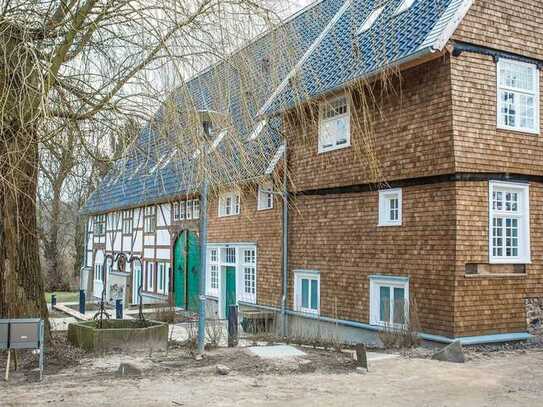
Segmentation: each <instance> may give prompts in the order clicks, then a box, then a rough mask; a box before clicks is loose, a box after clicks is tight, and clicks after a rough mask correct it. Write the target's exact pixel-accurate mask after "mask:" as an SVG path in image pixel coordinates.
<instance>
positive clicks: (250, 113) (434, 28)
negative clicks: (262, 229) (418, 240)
mask: <svg viewBox="0 0 543 407" xmlns="http://www.w3.org/2000/svg"><path fill="white" fill-rule="evenodd" d="M402 1H403V0H388V1H383V0H346V1H341V0H322V1H319V2H316V3H314V4H313V5H311V6H310V7H309V8H307V9H305V10H304V11H303V12H301V13H299V14H297V15H295V16H294V17H293V18H291V19H290V20H289V21H288V22H287V23H285V24H284V25H283V26H282V27H281V28H279V29H276V30H273V31H271V32H269V33H267V34H266V35H263V36H261V37H259V38H258V39H256V40H255V41H253V42H251V43H250V44H249V45H247V46H246V47H244V48H243V49H242V50H240V51H238V52H236V53H234V54H233V55H232V56H231V57H229V58H228V59H227V60H225V61H223V62H220V63H218V64H216V65H214V66H212V67H210V68H209V69H207V70H205V71H204V72H202V73H201V74H199V75H197V76H196V77H194V78H193V79H191V80H190V81H188V82H187V83H186V84H184V85H183V86H181V87H179V88H178V89H176V90H175V91H174V92H172V94H171V95H170V96H169V98H168V100H167V101H166V102H167V103H165V104H164V106H162V107H161V108H160V109H159V111H158V112H157V114H156V117H155V119H154V120H153V122H152V123H149V124H148V125H147V126H146V127H145V128H144V129H143V130H142V132H141V134H140V135H139V137H138V140H137V142H136V144H135V146H134V148H132V149H131V151H130V153H129V154H128V157H127V159H125V160H123V161H121V162H119V163H117V164H116V166H115V167H114V168H113V169H112V170H111V171H110V172H109V173H108V174H107V175H106V176H105V177H104V179H103V180H102V181H101V182H100V184H99V186H98V188H97V190H96V191H95V192H94V193H93V194H92V196H91V197H90V198H89V200H88V201H87V203H86V206H85V208H84V209H83V212H84V213H88V214H90V213H100V212H107V211H110V210H113V209H121V208H126V207H133V206H141V205H144V204H147V203H151V202H158V201H164V200H166V199H168V198H173V197H175V196H179V195H181V194H184V193H190V192H192V191H193V190H194V188H195V187H196V186H197V185H196V184H197V180H198V179H199V171H201V170H200V169H201V168H202V166H203V167H206V168H209V169H210V171H211V173H213V172H216V173H220V176H221V177H223V179H225V180H228V181H235V180H243V179H247V178H253V177H255V176H256V175H258V174H260V175H264V174H265V173H266V170H267V169H268V168H269V165H270V162H271V161H273V160H274V159H275V157H276V152H277V151H278V149H280V148H281V142H282V140H281V138H280V137H279V134H278V132H277V131H275V130H274V129H278V128H280V127H281V119H280V117H279V116H277V115H275V113H278V112H280V111H282V110H284V109H288V108H291V107H293V106H295V105H296V104H297V103H299V102H300V101H303V100H307V99H309V98H313V97H317V96H320V95H323V94H326V93H329V92H332V91H334V90H336V89H339V88H342V87H344V86H346V85H347V84H349V83H351V82H352V81H355V80H358V79H360V78H363V77H366V76H369V75H372V74H374V73H376V72H378V71H380V70H382V69H384V68H386V67H389V66H392V65H395V64H400V63H402V62H404V61H406V60H408V59H414V58H417V57H420V56H422V55H424V54H428V53H432V52H435V51H437V50H442V49H443V47H444V46H445V44H446V42H447V41H448V39H449V38H450V36H451V35H452V33H453V32H454V30H455V29H456V27H457V26H458V24H459V22H460V21H461V19H462V18H463V16H464V15H465V13H466V12H467V10H468V9H469V7H470V6H471V3H472V0H415V1H414V3H413V5H412V6H411V7H410V8H409V9H407V10H406V11H404V12H403V13H401V14H398V15H395V11H396V10H397V8H398V6H399V5H400V3H401V2H402ZM379 7H383V11H382V13H381V14H380V15H379V16H378V17H377V19H376V20H375V22H374V24H373V25H372V26H371V27H370V28H369V29H368V30H367V31H364V32H362V33H358V31H359V28H360V26H361V25H362V24H363V22H364V21H365V20H366V18H367V17H368V16H369V15H370V14H371V13H372V11H374V10H375V9H376V8H379ZM263 64H266V65H267V64H269V65H270V67H269V69H265V67H264V66H263ZM172 104H173V105H174V106H177V109H178V110H179V112H180V114H179V115H178V116H176V122H175V123H174V124H173V125H171V128H170V129H169V130H168V131H167V132H166V133H167V134H169V137H164V131H160V130H159V129H160V127H161V124H163V123H164V122H165V121H167V120H166V119H165V117H166V116H167V109H166V107H167V106H168V105H172ZM185 110H193V111H214V112H219V114H222V115H224V116H226V117H227V118H228V122H229V127H228V135H227V136H225V137H224V138H223V139H222V141H221V142H220V143H219V144H218V145H217V148H216V150H214V151H212V152H211V153H210V154H209V155H208V156H207V158H206V159H207V160H209V163H205V164H204V163H202V161H201V160H203V159H204V157H203V156H202V155H198V154H194V151H193V148H194V147H193V146H191V145H190V143H188V144H187V143H183V133H184V132H186V131H188V130H191V127H194V123H193V122H191V121H190V120H188V119H187V118H186V117H185V116H184V115H183V111H185ZM265 116H268V117H269V116H274V117H273V119H271V118H268V120H267V122H266V125H265V126H263V128H262V129H261V132H260V134H259V136H258V137H257V139H256V140H254V139H253V138H252V137H250V135H251V133H252V132H254V131H255V128H257V127H262V126H261V125H260V126H259V122H258V120H260V119H261V118H262V117H265ZM172 152H173V154H172ZM242 156H244V157H245V158H248V157H249V158H251V159H250V160H249V161H250V165H247V163H246V162H247V160H245V163H244V165H240V161H241V160H242V159H243V158H242ZM210 163H212V164H213V165H212V164H210ZM214 166H215V167H214ZM214 168H215V169H214ZM212 178H213V177H212Z"/></svg>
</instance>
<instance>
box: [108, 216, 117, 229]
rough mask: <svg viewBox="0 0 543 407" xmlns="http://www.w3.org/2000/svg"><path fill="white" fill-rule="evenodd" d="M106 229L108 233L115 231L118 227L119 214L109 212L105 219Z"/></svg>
mask: <svg viewBox="0 0 543 407" xmlns="http://www.w3.org/2000/svg"><path fill="white" fill-rule="evenodd" d="M107 223H108V225H107V229H108V230H109V231H112V230H117V228H118V225H119V212H111V213H110V214H109V215H108V217H107Z"/></svg>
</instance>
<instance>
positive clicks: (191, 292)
mask: <svg viewBox="0 0 543 407" xmlns="http://www.w3.org/2000/svg"><path fill="white" fill-rule="evenodd" d="M187 246H188V247H187V253H188V261H187V265H188V267H187V268H188V270H189V273H188V284H187V287H188V307H187V308H188V309H189V310H190V311H194V312H196V311H198V307H199V306H200V300H199V296H200V239H199V238H198V235H197V234H196V233H194V232H188V240H187Z"/></svg>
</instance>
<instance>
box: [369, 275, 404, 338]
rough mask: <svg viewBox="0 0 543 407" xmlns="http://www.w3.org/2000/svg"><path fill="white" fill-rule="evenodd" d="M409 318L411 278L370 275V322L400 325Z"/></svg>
mask: <svg viewBox="0 0 543 407" xmlns="http://www.w3.org/2000/svg"><path fill="white" fill-rule="evenodd" d="M408 319H409V278H407V277H395V276H370V324H372V325H383V326H395V327H400V326H402V325H405V324H406V322H408Z"/></svg>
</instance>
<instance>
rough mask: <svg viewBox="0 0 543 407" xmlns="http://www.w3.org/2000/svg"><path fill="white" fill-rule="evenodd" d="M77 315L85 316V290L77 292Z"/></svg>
mask: <svg viewBox="0 0 543 407" xmlns="http://www.w3.org/2000/svg"><path fill="white" fill-rule="evenodd" d="M79 313H80V314H85V290H79Z"/></svg>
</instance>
